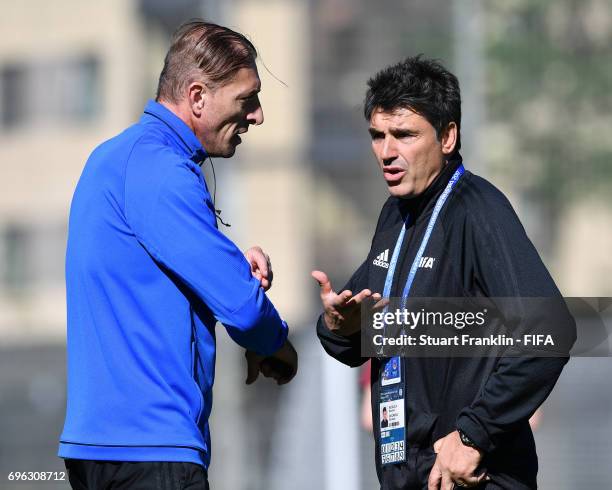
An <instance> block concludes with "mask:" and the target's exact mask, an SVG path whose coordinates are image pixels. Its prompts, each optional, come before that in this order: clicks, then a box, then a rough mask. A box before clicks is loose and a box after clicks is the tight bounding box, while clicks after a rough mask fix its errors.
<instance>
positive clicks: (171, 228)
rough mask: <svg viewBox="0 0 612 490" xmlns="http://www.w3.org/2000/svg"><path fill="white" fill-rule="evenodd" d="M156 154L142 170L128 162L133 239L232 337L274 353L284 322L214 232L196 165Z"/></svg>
mask: <svg viewBox="0 0 612 490" xmlns="http://www.w3.org/2000/svg"><path fill="white" fill-rule="evenodd" d="M158 158H159V157H158ZM159 159H160V160H162V161H161V162H156V163H155V164H153V165H152V166H151V170H150V172H149V173H147V174H143V173H142V172H141V171H140V172H136V169H132V170H130V168H129V165H128V170H127V173H126V190H125V215H126V220H127V222H128V224H129V226H130V227H131V229H132V230H133V232H134V234H135V235H136V238H137V239H138V240H139V241H140V243H141V244H142V246H143V247H144V248H145V250H146V251H147V252H148V253H149V254H150V255H151V256H152V257H153V259H154V260H155V261H157V262H158V263H159V264H161V265H162V266H163V267H165V268H167V269H169V270H170V271H171V272H172V273H173V274H174V275H175V276H176V277H177V278H178V279H179V280H180V281H181V282H182V283H183V284H184V285H186V286H187V287H188V288H189V289H190V290H191V291H192V292H193V293H194V294H195V295H196V296H197V297H198V298H199V299H200V300H201V301H203V302H204V303H205V304H206V305H207V307H208V308H209V309H210V310H211V312H212V314H213V315H214V316H215V318H216V319H217V320H218V321H220V322H221V323H223V324H224V325H225V327H226V329H227V330H228V333H229V334H230V336H231V337H232V338H233V339H234V341H236V342H237V343H238V344H240V345H241V346H243V347H245V348H247V349H250V350H253V351H255V352H257V353H259V354H262V355H267V354H270V353H273V352H275V351H276V350H278V349H279V348H280V347H281V346H282V345H283V343H284V342H285V339H286V337H287V325H286V324H285V322H283V321H282V320H281V318H280V316H279V314H278V312H277V311H276V309H275V308H274V306H273V305H272V303H271V302H270V300H269V299H268V298H267V296H266V295H265V293H264V291H263V289H261V288H260V284H259V281H257V280H256V279H255V278H253V277H252V275H251V271H250V267H249V265H248V263H247V261H246V259H245V257H244V255H243V254H242V252H241V251H240V250H239V249H238V248H237V247H236V245H234V243H232V242H231V241H230V240H229V239H228V238H227V237H226V236H225V235H223V234H222V233H221V232H220V231H219V230H218V229H217V227H216V218H215V214H214V207H213V205H212V202H211V199H210V195H209V193H208V191H207V189H206V186H205V182H204V180H203V177H202V175H201V172H200V169H199V168H198V167H197V166H195V164H192V163H191V162H187V161H181V160H180V159H177V158H169V159H167V160H168V161H163V159H161V158H159ZM162 165H165V167H161V166H162ZM160 167H161V168H160Z"/></svg>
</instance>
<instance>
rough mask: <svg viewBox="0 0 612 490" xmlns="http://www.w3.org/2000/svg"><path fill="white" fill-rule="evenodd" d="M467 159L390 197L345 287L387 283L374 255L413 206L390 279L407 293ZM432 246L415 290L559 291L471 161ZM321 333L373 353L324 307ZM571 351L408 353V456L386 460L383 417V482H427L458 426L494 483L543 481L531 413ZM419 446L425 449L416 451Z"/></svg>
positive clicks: (375, 380)
mask: <svg viewBox="0 0 612 490" xmlns="http://www.w3.org/2000/svg"><path fill="white" fill-rule="evenodd" d="M460 163H461V161H460V160H455V161H451V162H449V163H448V165H447V166H446V167H445V168H444V170H443V171H442V172H441V174H440V175H439V176H438V178H437V179H436V180H435V181H434V182H433V183H432V184H431V185H430V187H429V188H428V189H427V190H426V191H425V192H424V193H423V194H422V195H421V196H419V197H417V198H415V199H410V200H402V199H398V198H394V197H390V198H389V199H388V200H387V202H386V203H385V205H384V206H383V209H382V211H381V214H380V217H379V219H378V224H377V226H376V232H375V234H374V238H373V240H372V247H371V249H370V253H369V255H368V257H367V259H366V260H365V261H364V262H363V264H361V266H360V267H359V269H357V271H356V272H355V273H354V274H353V276H352V277H351V279H350V280H349V282H348V283H347V285H346V286H345V289H350V290H351V291H353V292H355V293H356V292H359V291H361V290H362V289H364V288H368V289H370V290H372V292H379V293H382V290H383V286H384V281H385V276H386V273H387V269H386V268H384V267H380V265H374V261H377V259H379V258H380V256H381V254H382V253H383V252H384V251H385V250H387V249H389V251H390V253H391V252H392V251H393V248H394V246H395V243H396V240H397V237H398V235H399V232H400V229H401V227H402V226H403V223H404V220H405V217H406V213H410V215H411V220H410V223H411V224H410V226H409V228H408V229H407V231H406V237H405V239H404V242H403V245H402V250H401V253H400V257H399V260H398V264H397V268H396V271H395V277H394V280H393V286H392V289H391V297H399V296H401V294H402V289H403V286H404V284H405V282H406V279H407V276H408V272H409V269H410V266H411V265H412V262H413V260H414V257H415V255H416V253H417V249H418V247H419V245H420V243H421V239H422V237H423V234H424V232H425V228H426V227H427V223H428V221H429V218H430V216H431V213H432V211H433V208H434V206H435V202H436V200H437V198H438V196H439V195H440V194H441V193H442V191H443V190H444V188H445V187H446V184H447V183H448V181H449V180H450V178H451V176H452V175H453V173H454V171H455V170H456V169H457V167H458V166H459V164H460ZM424 255H425V256H426V257H430V258H434V259H435V260H434V261H429V264H427V265H429V266H431V267H427V268H425V267H423V268H419V269H418V272H417V274H416V277H415V280H414V283H413V286H412V290H411V293H410V295H411V296H412V297H474V296H486V297H491V298H495V297H513V298H514V297H517V298H518V297H560V293H559V291H558V289H557V287H556V286H555V283H554V282H553V280H552V278H551V277H550V275H549V273H548V271H547V270H546V267H545V266H544V264H543V263H542V261H541V259H540V257H539V256H538V253H537V251H536V250H535V248H534V246H533V245H532V243H531V242H530V240H529V238H528V237H527V235H526V234H525V230H524V229H523V227H522V225H521V223H520V221H519V219H518V217H517V216H516V213H515V212H514V210H513V209H512V206H511V205H510V203H509V201H508V200H507V199H506V198H505V197H504V195H503V194H502V193H501V192H500V191H499V190H498V189H496V188H495V187H494V186H493V185H492V184H490V183H489V182H487V181H486V180H484V179H482V178H481V177H478V176H476V175H474V174H472V173H470V172H469V171H467V170H466V171H465V173H464V175H463V176H462V177H461V179H460V180H459V182H458V183H457V184H456V186H455V188H454V190H453V192H452V193H451V194H450V196H449V198H448V200H447V201H446V203H445V205H444V207H443V208H442V211H441V213H440V215H439V217H438V220H437V223H436V225H435V228H434V230H433V233H432V235H431V238H430V240H429V243H428V245H427V248H426V250H425V253H424ZM432 262H433V264H432ZM518 301H520V300H518ZM508 313H509V314H512V312H508ZM568 315H569V313H568ZM562 323H564V324H565V325H567V326H569V327H565V328H566V332H565V338H566V339H567V346H566V347H567V350H569V348H570V347H571V344H573V341H574V340H575V328H574V324H573V321H572V320H571V317H569V318H568V319H567V321H566V322H562ZM567 328H569V329H570V330H571V331H567ZM317 334H318V336H319V338H320V341H321V343H322V345H323V347H324V348H325V350H326V351H327V353H328V354H329V355H331V356H332V357H334V358H336V359H337V360H339V361H340V362H342V363H344V364H347V365H349V366H359V365H361V364H363V363H364V362H365V361H366V360H367V359H366V358H363V357H361V352H360V335H359V334H355V335H353V336H351V337H342V336H339V335H337V334H334V333H333V332H330V331H329V330H328V329H327V327H326V326H325V324H324V322H323V316H322V315H321V317H320V318H319V322H318V325H317ZM567 359H568V357H567V356H561V357H536V356H522V357H500V358H496V357H474V358H467V357H455V358H405V359H404V363H403V365H404V380H405V393H406V398H405V400H406V406H405V413H406V439H407V444H408V453H409V456H408V459H409V461H407V462H406V463H400V464H391V465H385V466H381V465H380V461H379V448H378V441H379V429H378V423H377V421H375V423H374V424H373V425H374V428H375V429H374V431H375V439H376V468H377V472H378V476H379V479H380V481H381V485H382V488H384V489H396V488H398V489H399V488H412V486H411V484H410V482H413V484H414V485H416V486H415V488H417V487H418V485H419V484H418V482H421V483H420V485H422V484H423V482H424V483H425V484H426V482H427V476H428V474H429V470H430V469H431V466H432V465H433V463H434V460H435V455H434V454H433V450H432V445H433V443H434V442H435V441H436V440H437V439H439V438H440V437H443V436H445V435H447V434H448V433H450V432H452V431H453V430H455V429H461V430H462V431H463V432H465V433H466V434H467V435H468V436H469V437H470V438H471V439H472V440H473V441H474V442H475V443H476V444H477V445H478V446H479V447H480V448H482V449H483V450H484V452H485V458H484V461H483V466H484V467H486V468H487V470H488V472H489V474H490V476H491V478H492V479H493V481H494V482H495V483H497V484H498V485H500V486H501V487H502V488H510V489H528V488H529V489H530V488H536V486H537V485H536V474H537V455H536V451H535V444H534V439H533V435H532V433H531V429H530V427H529V423H528V420H529V418H530V416H531V415H532V414H533V413H534V412H535V410H536V409H537V408H538V406H540V405H541V404H542V402H543V401H544V400H545V399H546V397H547V396H548V394H549V393H550V391H551V390H552V388H553V386H554V385H555V383H556V381H557V379H558V377H559V375H560V373H561V370H562V369H563V366H564V365H565V363H566V362H567ZM371 369H372V378H371V379H372V407H373V413H374V414H377V413H378V408H377V403H378V399H379V380H380V374H381V362H380V361H379V360H378V359H376V358H373V359H372V368H371ZM415 451H418V453H419V454H418V457H412V458H411V456H410V454H411V453H412V454H413V453H414V452H415ZM415 461H416V463H415ZM425 488H426V485H425Z"/></svg>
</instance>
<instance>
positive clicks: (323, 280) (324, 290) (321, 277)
mask: <svg viewBox="0 0 612 490" xmlns="http://www.w3.org/2000/svg"><path fill="white" fill-rule="evenodd" d="M310 275H311V276H312V277H313V278H314V280H315V281H317V282H318V283H319V287H320V288H321V295H324V294H329V293H331V292H332V291H333V289H332V286H331V282H329V278H328V277H327V274H325V272H321V271H312V272H311V273H310Z"/></svg>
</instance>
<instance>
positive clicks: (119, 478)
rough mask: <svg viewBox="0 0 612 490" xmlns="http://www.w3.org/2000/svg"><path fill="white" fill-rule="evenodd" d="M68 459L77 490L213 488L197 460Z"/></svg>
mask: <svg viewBox="0 0 612 490" xmlns="http://www.w3.org/2000/svg"><path fill="white" fill-rule="evenodd" d="M64 462H65V464H66V470H68V479H69V481H70V486H71V487H72V488H73V489H74V490H128V489H129V490H209V486H208V475H207V473H206V470H205V469H204V467H202V466H200V465H198V464H194V463H174V462H149V461H146V462H123V461H90V460H84V459H66V460H65V461H64Z"/></svg>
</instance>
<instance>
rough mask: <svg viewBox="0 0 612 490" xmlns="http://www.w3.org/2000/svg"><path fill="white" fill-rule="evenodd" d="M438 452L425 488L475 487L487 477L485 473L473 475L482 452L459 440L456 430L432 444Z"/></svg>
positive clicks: (446, 489)
mask: <svg viewBox="0 0 612 490" xmlns="http://www.w3.org/2000/svg"><path fill="white" fill-rule="evenodd" d="M434 451H435V452H436V453H438V456H437V457H436V462H435V463H434V465H433V468H432V469H431V473H430V474H429V481H428V486H427V490H453V489H454V488H456V487H460V488H461V487H465V488H469V487H475V486H477V485H478V484H480V483H481V482H482V481H483V480H485V479H487V477H486V473H484V472H483V473H481V474H480V475H477V476H476V475H475V474H474V473H475V472H476V468H477V467H478V465H479V464H480V461H481V460H482V453H481V452H480V451H478V449H475V448H473V447H469V446H466V445H464V444H463V443H462V442H461V438H460V436H459V432H458V431H454V432H451V433H450V434H448V435H447V436H446V437H443V438H442V439H438V440H437V441H436V442H435V444H434Z"/></svg>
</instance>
